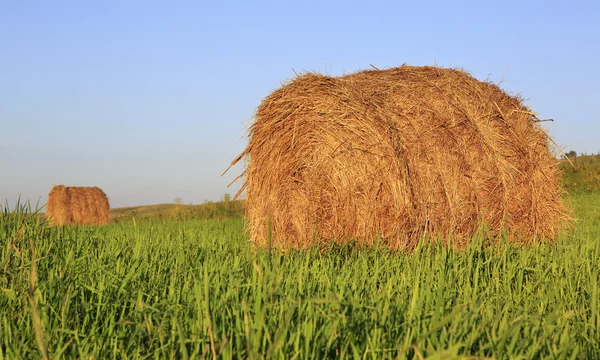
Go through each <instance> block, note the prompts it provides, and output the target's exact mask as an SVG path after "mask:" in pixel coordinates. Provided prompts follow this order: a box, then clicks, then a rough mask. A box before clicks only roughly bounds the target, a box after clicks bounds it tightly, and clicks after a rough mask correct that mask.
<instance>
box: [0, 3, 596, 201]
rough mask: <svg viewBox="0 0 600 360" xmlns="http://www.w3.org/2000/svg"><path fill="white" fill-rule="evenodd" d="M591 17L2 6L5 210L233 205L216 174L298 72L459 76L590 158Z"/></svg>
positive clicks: (509, 11) (496, 10)
mask: <svg viewBox="0 0 600 360" xmlns="http://www.w3.org/2000/svg"><path fill="white" fill-rule="evenodd" d="M599 39H600V5H599V3H598V2H593V1H589V2H578V1H570V2H567V1H562V2H554V1H501V2H498V1H494V2H486V1H473V2H461V1H439V2H436V1H423V2H420V1H410V2H402V1H390V2H380V1H366V0H365V1H360V2H351V1H337V0H330V1H297V2H288V1H271V2H264V1H261V2H258V1H220V2H217V1H214V2H208V1H193V2H192V1H190V2H185V1H177V2H166V1H132V0H129V1H53V2H47V1H1V2H0V201H2V200H4V199H7V200H8V202H9V205H11V206H12V205H14V202H15V201H16V198H17V196H18V195H19V194H22V196H23V197H24V198H28V199H31V200H33V201H37V200H38V199H40V198H41V201H42V203H43V202H45V201H46V196H47V194H48V192H49V191H50V188H51V187H52V186H53V185H55V184H66V185H85V186H94V185H96V186H99V187H101V188H102V189H103V190H104V191H105V192H106V193H107V194H108V196H109V199H110V201H111V204H112V205H113V206H115V207H119V206H127V205H142V204H155V203H169V202H173V199H174V198H175V197H176V196H180V197H181V198H182V199H183V200H184V202H186V203H189V202H192V203H195V204H196V203H201V202H203V201H204V200H205V199H208V200H218V199H220V198H221V196H222V195H223V194H224V193H226V192H230V193H235V192H236V191H237V188H238V186H234V187H231V188H227V184H228V183H229V181H231V180H232V178H233V177H235V176H236V175H237V174H239V172H240V171H241V170H242V169H241V167H239V166H238V167H237V168H234V169H233V170H232V171H231V172H230V173H228V174H226V176H224V177H221V173H222V172H223V171H224V170H225V169H226V168H227V166H228V165H229V162H230V161H231V160H232V159H233V158H234V157H235V156H236V155H237V154H238V153H240V152H241V151H242V150H243V148H244V146H245V144H246V142H245V140H244V139H243V135H244V132H245V125H246V124H247V122H248V120H250V119H251V117H252V115H253V113H254V110H255V108H256V107H257V106H258V105H259V103H260V101H261V99H262V98H264V97H265V96H267V95H268V94H269V93H270V92H271V91H273V90H275V89H276V88H278V87H279V86H280V84H281V82H282V81H284V80H286V79H288V78H290V77H291V76H293V74H294V70H295V71H296V72H301V71H320V72H327V73H330V74H332V75H341V74H342V73H343V72H344V71H356V70H361V69H365V68H369V67H370V64H373V65H374V66H377V67H379V68H385V67H392V66H399V65H401V64H402V63H407V64H410V65H432V64H434V62H436V63H437V64H438V65H441V66H451V67H462V68H464V69H465V70H469V71H470V72H471V73H472V74H473V75H474V76H476V77H477V78H479V79H486V78H488V77H489V78H490V79H492V80H493V81H500V80H501V79H504V81H503V84H502V87H503V88H505V89H507V90H509V91H511V92H513V93H521V94H522V95H523V96H524V97H526V98H528V99H530V100H529V102H528V105H530V106H531V107H532V109H533V110H534V111H537V112H538V113H539V116H540V118H553V119H555V122H554V123H551V124H549V127H550V131H551V134H552V136H554V138H555V139H556V141H557V142H558V143H559V144H560V145H563V146H565V147H566V150H576V151H578V152H588V153H598V152H600V110H599V109H600V107H599V106H598V105H597V104H598V101H600V70H598V69H599V67H598V60H599V59H600V45H599V44H600V40H599Z"/></svg>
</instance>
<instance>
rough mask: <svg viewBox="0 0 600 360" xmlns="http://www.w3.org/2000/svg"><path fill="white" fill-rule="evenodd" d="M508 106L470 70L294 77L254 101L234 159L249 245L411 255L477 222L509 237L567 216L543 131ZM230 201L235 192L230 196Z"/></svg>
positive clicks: (527, 237) (524, 112)
mask: <svg viewBox="0 0 600 360" xmlns="http://www.w3.org/2000/svg"><path fill="white" fill-rule="evenodd" d="M533 119H534V115H533V113H532V112H531V110H530V109H528V108H527V107H526V106H525V105H523V101H522V99H521V98H520V97H513V96H509V95H508V94H506V93H505V92H504V91H502V90H501V89H500V88H498V87H497V86H496V85H494V84H491V83H488V82H481V81H478V80H477V79H475V78H473V77H471V76H470V75H469V74H467V73H465V72H463V71H460V70H454V69H444V68H438V67H418V66H402V67H399V68H392V69H387V70H368V71H362V72H358V73H354V74H350V75H345V76H341V77H330V76H324V75H320V74H312V73H310V74H304V75H301V76H299V77H298V78H296V79H295V80H293V81H291V82H290V83H288V84H287V85H284V86H283V87H282V88H280V89H278V90H276V91H274V92H273V93H272V94H270V95H269V96H268V97H267V98H265V99H264V101H263V102H262V103H261V104H260V106H259V107H258V109H257V112H256V116H255V122H254V123H253V124H252V126H251V128H250V130H249V133H248V137H249V143H248V146H247V147H246V149H245V150H244V152H243V153H242V154H241V155H240V156H239V157H238V158H237V159H235V160H234V161H233V162H232V165H233V164H235V163H237V162H238V161H240V160H242V159H246V160H247V164H246V169H245V172H244V175H245V176H244V178H245V181H244V184H243V186H242V189H241V190H240V193H241V192H242V191H244V190H245V191H246V196H247V219H248V225H249V233H250V238H251V240H252V241H253V242H254V243H256V244H258V245H266V242H267V231H268V230H267V219H268V217H269V216H270V217H271V219H272V231H273V241H274V244H275V246H278V247H280V248H289V247H292V248H300V247H306V246H309V245H312V244H314V243H315V242H323V241H335V242H346V241H348V240H350V239H355V240H358V241H360V242H362V243H365V244H372V243H373V241H374V240H375V239H376V238H377V237H380V238H382V239H383V241H384V243H386V244H387V245H388V246H390V247H394V248H404V247H407V248H412V247H414V246H415V244H416V243H417V242H418V240H419V238H421V237H422V236H423V235H424V234H430V235H432V236H435V237H437V236H441V237H442V238H444V239H449V238H453V239H455V241H457V242H459V243H461V242H464V241H467V239H468V238H469V237H470V236H472V235H473V234H474V233H475V232H476V231H477V229H478V228H479V227H480V226H481V224H482V223H486V224H487V226H488V227H489V229H490V231H491V233H492V235H497V234H499V233H500V232H501V231H505V232H506V233H507V234H508V235H509V238H510V239H511V240H513V241H538V240H541V239H551V238H553V237H554V236H555V235H556V234H557V232H558V231H559V230H560V229H561V227H562V226H563V225H564V223H565V221H566V219H568V211H567V209H566V208H565V206H564V204H563V203H562V201H561V195H562V193H563V190H562V189H561V185H560V179H559V170H558V167H557V161H556V159H555V157H554V156H553V155H552V153H551V151H550V148H549V144H548V135H547V133H546V132H545V131H544V130H543V129H542V128H541V127H540V126H539V124H537V123H536V122H535V121H534V120H533ZM238 195H239V193H238Z"/></svg>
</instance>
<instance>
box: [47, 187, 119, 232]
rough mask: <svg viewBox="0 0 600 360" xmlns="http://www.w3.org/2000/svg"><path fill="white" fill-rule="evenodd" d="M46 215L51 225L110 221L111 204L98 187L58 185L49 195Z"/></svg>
mask: <svg viewBox="0 0 600 360" xmlns="http://www.w3.org/2000/svg"><path fill="white" fill-rule="evenodd" d="M46 217H47V218H49V219H50V224H51V225H58V226H62V225H68V224H80V225H103V224H108V223H110V220H111V217H110V205H109V203H108V198H107V197H106V194H105V193H104V192H103V191H102V190H101V189H100V188H98V187H75V186H64V185H57V186H54V187H53V188H52V190H51V191H50V194H49V195H48V205H47V208H46Z"/></svg>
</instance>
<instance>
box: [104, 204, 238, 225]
mask: <svg viewBox="0 0 600 360" xmlns="http://www.w3.org/2000/svg"><path fill="white" fill-rule="evenodd" d="M244 206H245V201H244V200H235V201H232V200H228V201H219V202H207V203H204V204H200V205H184V204H158V205H144V206H129V207H122V208H113V209H111V212H112V215H113V219H114V220H115V221H117V222H119V221H127V220H131V219H133V218H135V219H136V220H142V219H217V218H231V217H238V216H243V215H244Z"/></svg>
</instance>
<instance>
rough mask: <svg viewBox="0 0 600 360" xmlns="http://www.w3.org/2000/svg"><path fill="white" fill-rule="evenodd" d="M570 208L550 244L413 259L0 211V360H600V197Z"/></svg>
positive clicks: (237, 227) (209, 225) (577, 200)
mask: <svg viewBox="0 0 600 360" xmlns="http://www.w3.org/2000/svg"><path fill="white" fill-rule="evenodd" d="M592 173H593V172H592ZM567 201H569V203H571V204H572V206H573V208H574V209H575V214H576V217H577V218H578V219H579V220H578V222H577V223H576V224H575V226H574V227H573V228H572V229H571V230H569V231H568V232H566V233H565V234H563V235H562V236H561V237H560V239H558V241H557V242H556V243H555V244H544V245H537V246H532V247H526V248H515V247H514V246H511V245H510V244H506V243H505V242H504V241H503V240H502V239H485V238H484V237H483V236H479V237H476V238H475V239H474V240H473V243H472V245H471V246H470V247H469V248H468V249H466V250H464V251H462V252H457V251H454V250H452V249H449V248H447V247H444V246H443V245H428V246H426V245H423V246H421V247H420V248H419V249H418V250H417V251H416V252H414V253H412V254H401V253H393V252H390V251H388V250H385V249H378V248H372V249H361V248H359V247H357V246H343V247H336V248H333V249H330V250H327V251H325V252H320V251H318V250H316V249H311V250H305V251H294V252H291V253H288V254H285V255H282V254H277V253H272V254H270V253H268V252H267V251H264V250H255V249H253V248H252V247H251V246H250V245H249V244H248V242H247V237H246V236H245V234H244V230H243V228H244V226H243V220H242V218H241V217H237V216H236V217H233V218H216V219H210V220H194V219H183V220H172V219H170V218H162V219H160V218H156V217H147V218H146V219H145V220H143V221H142V220H139V219H138V218H137V217H136V220H135V221H120V222H118V223H114V224H112V225H108V226H101V227H65V228H48V227H46V226H44V225H43V224H41V223H40V222H41V221H42V218H40V217H38V216H31V215H30V214H28V213H27V211H25V210H26V209H24V208H21V210H19V211H16V212H10V211H5V212H4V214H2V215H0V245H1V246H0V360H1V359H32V358H33V359H35V358H44V357H48V358H52V359H62V358H68V359H105V358H106V359H138V358H150V359H170V358H175V359H198V358H213V357H215V356H216V357H219V358H225V359H228V358H280V359H306V358H310V359H323V358H337V357H339V358H367V359H384V358H416V359H421V358H432V359H435V358H439V359H441V358H455V357H477V358H499V359H508V358H510V359H513V358H526V359H530V358H551V359H568V358H581V359H591V358H600V292H599V283H600V241H599V240H600V194H599V193H597V192H590V191H586V190H585V189H583V190H582V191H574V192H573V194H572V195H570V196H569V197H568V198H567ZM486 242H487V243H488V245H489V243H490V242H496V244H493V246H485V245H486Z"/></svg>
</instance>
